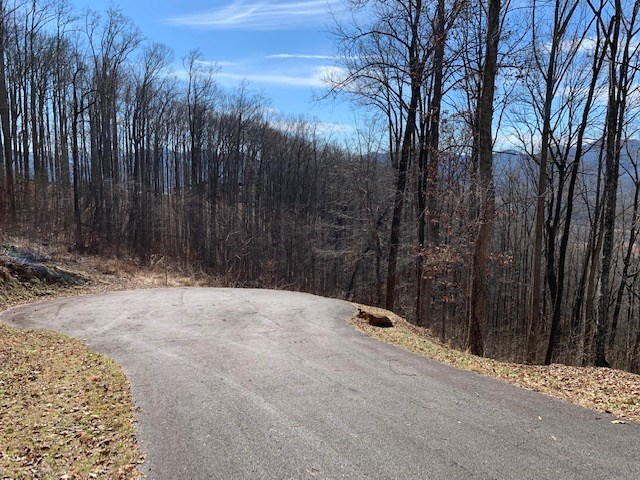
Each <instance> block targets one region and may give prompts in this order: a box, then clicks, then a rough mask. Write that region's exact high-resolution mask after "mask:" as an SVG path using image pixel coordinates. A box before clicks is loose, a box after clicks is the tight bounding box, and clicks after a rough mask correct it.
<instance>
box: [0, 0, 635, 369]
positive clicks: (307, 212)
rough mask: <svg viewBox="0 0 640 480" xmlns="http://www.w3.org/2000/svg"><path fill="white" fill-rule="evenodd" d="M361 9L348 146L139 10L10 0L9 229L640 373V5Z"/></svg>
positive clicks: (345, 34) (4, 18) (4, 95)
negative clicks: (170, 38)
mask: <svg viewBox="0 0 640 480" xmlns="http://www.w3.org/2000/svg"><path fill="white" fill-rule="evenodd" d="M350 6H351V8H352V9H353V11H354V15H353V16H352V17H349V18H351V19H352V20H350V21H349V22H343V23H340V24H338V25H336V26H335V31H334V34H335V39H336V48H337V49H338V51H339V53H340V58H341V64H340V68H336V69H335V77H334V78H328V79H327V82H328V87H329V89H330V91H331V93H334V94H336V95H338V96H341V97H344V98H348V99H350V100H352V101H353V102H354V105H357V106H358V107H361V108H362V111H363V112H366V116H367V118H368V119H370V121H364V120H363V122H362V125H360V126H359V129H358V133H357V134H354V135H353V137H352V138H351V139H350V140H349V143H348V145H342V144H338V143H337V142H332V141H330V140H328V139H327V137H326V136H325V135H323V134H322V133H320V132H319V131H318V128H317V125H316V124H315V123H314V122H313V121H310V120H305V119H304V118H300V119H282V118H278V117H276V116H274V114H273V113H272V112H271V110H270V108H269V102H268V100H266V99H264V98H263V97H262V96H260V95H259V94H256V93H253V92H252V90H251V88H250V86H248V85H246V84H242V85H240V86H239V87H238V89H236V90H235V91H226V90H224V89H222V88H220V87H219V86H218V85H217V84H216V67H215V65H212V64H211V63H210V62H208V61H207V60H206V59H205V58H203V57H202V55H201V54H199V53H198V52H197V51H194V52H192V53H191V54H190V55H188V56H187V57H186V58H184V59H182V66H183V68H182V69H179V70H174V69H173V67H172V65H173V64H174V58H173V54H172V52H171V50H170V49H169V48H168V47H167V46H164V45H160V44H152V43H149V42H146V41H145V40H144V38H143V35H142V33H141V32H140V31H139V30H138V28H137V27H136V26H135V25H134V24H132V22H131V21H130V20H129V19H127V18H125V17H124V16H123V15H122V14H121V13H119V12H118V11H117V10H110V11H108V12H105V13H101V14H98V13H95V12H78V11H74V10H73V9H72V8H71V7H70V6H69V4H68V3H66V2H64V1H46V2H45V1H37V0H33V1H28V2H21V1H6V0H5V1H2V0H0V124H1V127H2V128H1V132H0V140H1V146H0V147H1V148H0V150H1V151H2V156H1V158H2V163H1V167H2V168H1V174H0V175H1V177H0V225H1V226H2V232H3V234H4V235H25V236H29V237H32V238H40V239H50V240H55V241H62V242H66V243H67V244H68V245H69V247H70V248H73V249H76V250H78V251H93V252H97V253H107V254H112V255H116V256H119V255H132V254H133V255H135V256H137V257H139V258H140V259H141V260H142V261H143V262H150V261H152V260H154V259H158V258H161V257H170V258H172V259H177V260H179V261H180V262H182V263H183V265H184V266H186V267H189V268H193V269H200V270H204V271H206V272H208V273H210V274H212V275H215V276H217V277H219V278H220V279H221V280H223V281H224V283H226V284H228V285H243V286H261V287H273V288H287V289H297V290H304V291H309V292H313V293H318V294H322V295H329V296H339V297H344V298H347V299H353V300H357V301H359V302H362V303H369V304H375V305H380V306H385V305H386V306H387V308H394V309H395V310H396V311H398V312H399V313H401V314H403V315H405V316H407V317H408V318H410V319H412V320H413V321H414V322H416V323H418V324H420V325H425V326H429V327H430V328H431V329H432V331H433V332H434V333H436V334H438V335H440V337H441V338H442V339H443V340H446V341H450V342H451V343H452V344H453V345H455V346H459V347H462V348H469V349H470V350H471V351H473V352H475V353H478V354H484V355H487V356H493V357H496V358H500V359H509V360H516V361H529V362H532V363H550V362H565V363H570V364H596V365H606V364H611V365H612V366H615V367H617V368H623V369H627V370H630V371H635V372H640V297H639V294H640V279H639V278H638V273H639V272H640V248H639V246H638V244H637V235H638V213H639V212H638V209H639V205H640V165H639V164H638V154H639V152H640V143H638V140H637V138H638V134H637V133H638V127H640V123H639V122H638V112H639V111H640V110H639V109H638V107H639V106H640V105H639V100H640V97H639V95H638V88H639V87H640V83H639V82H638V80H639V77H637V73H638V70H639V69H640V56H639V49H640V35H639V29H640V23H639V22H638V18H637V17H638V14H639V13H640V12H639V11H640V1H633V2H622V1H621V0H607V1H605V0H588V1H587V2H583V1H579V0H555V1H551V2H540V1H537V0H530V1H523V2H515V1H509V0H487V1H482V2H480V1H464V0H431V1H426V0H425V1H422V0H409V1H400V0H397V1H396V0H394V1H382V0H370V1H356V0H354V1H352V2H350ZM363 118H365V114H364V113H363Z"/></svg>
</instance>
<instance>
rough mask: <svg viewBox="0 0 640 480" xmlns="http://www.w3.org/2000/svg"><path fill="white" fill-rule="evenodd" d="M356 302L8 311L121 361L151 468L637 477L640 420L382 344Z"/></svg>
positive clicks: (274, 299) (207, 301)
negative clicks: (357, 324)
mask: <svg viewBox="0 0 640 480" xmlns="http://www.w3.org/2000/svg"><path fill="white" fill-rule="evenodd" d="M352 312H353V307H352V306H351V305H350V304H348V303H345V302H342V301H338V300H330V299H326V298H321V297H316V296H313V295H308V294H302V293H291V292H276V291H270V290H240V289H207V288H188V289H186V288H181V289H164V290H147V291H131V292H121V293H112V294H106V295H98V296H92V297H84V298H73V299H60V300H56V301H51V302H42V303H39V304H34V305H32V306H27V307H20V308H15V309H13V310H10V311H8V312H6V313H4V314H2V315H0V320H1V321H4V322H7V323H10V324H13V325H17V326H21V327H30V328H46V329H52V330H58V331H61V332H64V333H67V334H70V335H73V336H75V337H78V338H81V339H83V340H85V341H86V342H87V343H88V344H89V345H90V346H91V347H93V348H95V349H96V350H98V351H100V352H102V353H105V354H107V355H110V356H111V357H113V358H114V359H116V360H117V361H118V362H119V363H120V364H121V365H123V367H124V369H125V371H126V372H127V375H128V377H129V379H130V380H131V383H132V391H133V396H134V399H135V402H136V404H137V405H138V406H139V407H140V413H139V425H138V438H139V441H140V444H141V448H142V450H143V451H144V452H145V453H146V455H147V461H146V463H145V465H144V467H143V471H144V473H146V474H147V476H148V478H150V479H224V480H231V479H306V478H308V479H337V478H346V479H365V478H366V479H483V480H485V479H492V478H496V479H518V480H521V479H536V480H540V479H554V480H556V479H580V480H586V479H592V478H593V479H625V480H635V479H640V426H638V425H613V424H611V420H612V418H610V417H608V416H606V415H602V414H598V413H595V412H591V411H588V410H584V409H582V408H579V407H575V406H571V405H568V404H565V403H563V402H560V401H556V400H553V399H549V398H547V397H544V396H542V395H539V394H535V393H532V392H527V391H525V390H520V389H517V388H514V387H511V386H509V385H507V384H504V383H501V382H497V381H493V380H491V379H487V378H483V377H480V376H478V375H476V374H473V373H469V372H465V371H461V370H457V369H454V368H451V367H447V366H444V365H441V364H439V363H437V362H433V361H430V360H427V359H425V358H422V357H419V356H417V355H413V354H411V353H408V352H405V351H402V350H399V349H396V348H394V347H391V346H389V345H385V344H382V343H379V342H377V341H375V340H373V339H370V338H368V337H366V336H365V335H363V334H360V333H358V332H355V331H354V330H352V328H351V327H350V326H349V325H348V322H347V319H348V318H349V317H350V316H351V314H352ZM539 417H540V418H541V419H540V418H539Z"/></svg>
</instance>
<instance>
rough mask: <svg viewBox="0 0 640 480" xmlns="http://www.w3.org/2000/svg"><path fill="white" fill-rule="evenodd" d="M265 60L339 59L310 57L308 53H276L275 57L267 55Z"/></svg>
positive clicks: (319, 56)
mask: <svg viewBox="0 0 640 480" xmlns="http://www.w3.org/2000/svg"><path fill="white" fill-rule="evenodd" d="M265 58H269V59H287V58H292V59H304V60H336V59H338V58H339V57H337V56H335V55H309V54H306V53H276V54H273V55H267V56H266V57H265Z"/></svg>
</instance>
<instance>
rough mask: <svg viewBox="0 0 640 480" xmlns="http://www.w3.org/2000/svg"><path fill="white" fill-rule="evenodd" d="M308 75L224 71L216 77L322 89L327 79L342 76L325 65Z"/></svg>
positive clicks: (336, 68)
mask: <svg viewBox="0 0 640 480" xmlns="http://www.w3.org/2000/svg"><path fill="white" fill-rule="evenodd" d="M309 72H310V73H308V74H299V75H296V74H279V73H271V72H263V73H244V72H225V71H222V72H220V73H218V74H217V75H216V77H217V78H219V79H220V80H223V81H224V80H228V81H234V82H237V81H239V80H248V81H250V82H253V83H257V84H269V85H278V86H289V87H307V88H308V87H311V88H322V87H326V86H327V79H328V78H333V77H335V76H336V75H339V74H340V69H339V68H338V67H334V66H330V65H323V66H319V67H315V68H312V69H310V70H309Z"/></svg>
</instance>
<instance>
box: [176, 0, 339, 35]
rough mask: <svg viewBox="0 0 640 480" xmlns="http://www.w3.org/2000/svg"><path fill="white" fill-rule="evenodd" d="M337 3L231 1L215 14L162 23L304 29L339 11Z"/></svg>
mask: <svg viewBox="0 0 640 480" xmlns="http://www.w3.org/2000/svg"><path fill="white" fill-rule="evenodd" d="M344 8H345V7H344V2H342V1H341V0H310V1H293V2H291V1H285V0H280V1H275V2H274V1H255V0H251V1H244V0H234V1H232V2H231V3H229V4H227V5H224V6H222V7H220V8H218V9H216V10H212V11H209V12H203V13H197V14H191V15H182V16H177V17H171V18H168V19H166V22H167V23H169V24H172V25H179V26H187V27H200V28H211V29H247V30H272V29H278V28H283V27H291V26H299V25H301V24H306V25H308V24H309V22H316V21H317V20H318V19H323V18H325V17H326V15H327V13H328V11H329V9H331V10H333V11H334V12H337V11H340V10H343V9H344Z"/></svg>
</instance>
